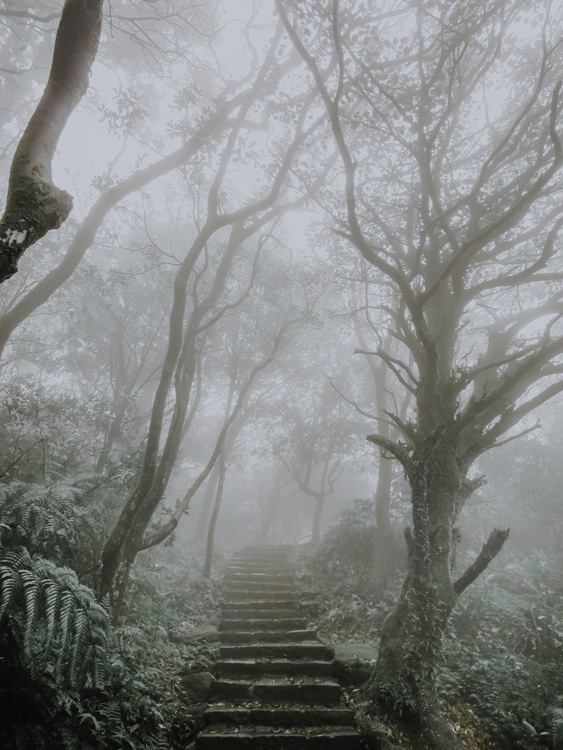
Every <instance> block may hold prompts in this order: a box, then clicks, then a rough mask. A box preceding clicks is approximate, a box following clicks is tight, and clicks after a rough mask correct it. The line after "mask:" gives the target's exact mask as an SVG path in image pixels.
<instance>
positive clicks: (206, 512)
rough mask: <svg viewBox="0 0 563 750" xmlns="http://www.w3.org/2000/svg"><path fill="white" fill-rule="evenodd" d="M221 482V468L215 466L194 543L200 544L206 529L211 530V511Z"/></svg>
mask: <svg viewBox="0 0 563 750" xmlns="http://www.w3.org/2000/svg"><path fill="white" fill-rule="evenodd" d="M218 481H219V466H218V464H215V466H214V467H213V471H212V472H211V474H210V475H209V480H208V482H207V487H206V488H205V494H204V496H203V500H202V501H201V508H200V509H199V518H198V520H197V527H196V530H195V531H194V533H193V536H192V542H193V543H194V544H199V543H200V542H201V541H202V540H203V537H204V533H205V529H206V528H209V521H210V519H211V511H212V509H213V498H214V496H215V492H216V488H217V482H218Z"/></svg>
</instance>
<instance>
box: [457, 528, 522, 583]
mask: <svg viewBox="0 0 563 750" xmlns="http://www.w3.org/2000/svg"><path fill="white" fill-rule="evenodd" d="M509 535H510V529H506V530H503V529H493V530H492V531H491V533H490V535H489V538H488V539H487V541H486V542H485V544H484V545H483V548H482V550H481V552H480V553H479V555H478V557H477V559H476V560H475V562H474V563H473V564H472V565H470V566H469V568H467V570H466V571H465V573H463V575H461V576H460V577H459V578H458V579H457V581H456V582H455V583H454V591H455V593H456V594H457V595H458V596H459V595H460V594H462V593H463V592H464V591H465V589H466V588H467V587H468V586H469V585H470V584H472V583H473V581H475V580H476V579H477V578H478V577H479V576H480V575H481V573H482V572H483V571H484V570H485V569H486V568H487V567H488V565H489V563H490V562H491V561H492V560H494V558H495V557H496V556H497V555H498V553H499V552H500V551H501V549H502V548H503V546H504V543H505V542H506V540H507V539H508V537H509Z"/></svg>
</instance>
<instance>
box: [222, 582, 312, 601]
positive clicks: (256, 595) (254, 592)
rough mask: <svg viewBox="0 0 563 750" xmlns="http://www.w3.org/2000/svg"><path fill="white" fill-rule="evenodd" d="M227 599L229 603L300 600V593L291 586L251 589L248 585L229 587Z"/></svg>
mask: <svg viewBox="0 0 563 750" xmlns="http://www.w3.org/2000/svg"><path fill="white" fill-rule="evenodd" d="M225 598H226V600H227V602H228V603H230V602H232V601H235V600H236V601H242V602H245V601H272V600H274V601H285V602H292V603H295V602H298V601H299V595H298V594H296V593H295V590H294V589H292V588H291V587H290V586H287V587H284V588H275V589H263V588H256V589H250V588H248V587H247V586H245V587H244V588H242V587H241V588H234V587H231V588H229V589H227V592H226V597H225Z"/></svg>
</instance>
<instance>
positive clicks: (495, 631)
mask: <svg viewBox="0 0 563 750" xmlns="http://www.w3.org/2000/svg"><path fill="white" fill-rule="evenodd" d="M536 558H537V555H533V556H532V557H531V558H530V559H528V560H526V561H524V563H523V564H521V565H515V564H512V565H510V566H508V567H507V568H506V569H505V571H503V573H502V575H501V574H498V573H493V574H491V575H489V576H488V577H487V578H486V579H485V580H482V581H478V582H476V583H475V584H474V585H473V586H472V587H471V589H469V590H468V591H467V592H466V593H465V594H464V596H463V597H462V599H461V601H460V603H459V606H458V608H457V610H456V612H455V613H454V616H453V617H452V620H451V626H450V632H449V635H448V637H447V638H446V640H445V644H444V664H443V666H442V667H441V668H440V670H439V673H438V681H439V687H440V691H441V694H442V695H443V697H444V699H445V700H446V701H447V702H448V703H452V702H454V701H455V700H456V699H461V700H462V701H465V702H468V703H470V704H471V705H472V706H473V708H474V710H475V713H476V714H477V716H478V717H479V720H480V723H481V726H482V728H483V730H484V731H485V732H486V734H487V736H488V738H489V740H490V741H492V742H494V743H495V745H496V746H498V747H499V748H506V749H507V750H509V749H510V750H531V749H532V748H535V747H550V748H561V747H562V746H563V745H562V743H561V740H562V735H563V732H562V727H563V722H562V717H563V710H562V707H561V696H563V672H562V671H561V663H562V661H563V601H562V600H561V598H560V597H559V596H557V595H556V594H555V592H553V591H550V590H549V589H548V588H547V587H546V586H545V575H543V574H544V573H545V571H543V574H542V571H541V566H540V569H538V562H539V561H538V559H536ZM558 696H559V697H558Z"/></svg>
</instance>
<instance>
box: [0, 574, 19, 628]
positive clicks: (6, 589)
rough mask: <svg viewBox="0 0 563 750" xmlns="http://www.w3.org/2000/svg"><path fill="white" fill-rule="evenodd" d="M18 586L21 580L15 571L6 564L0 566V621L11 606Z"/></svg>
mask: <svg viewBox="0 0 563 750" xmlns="http://www.w3.org/2000/svg"><path fill="white" fill-rule="evenodd" d="M20 588H21V581H20V578H19V576H18V575H17V573H16V571H15V570H14V569H13V568H12V567H10V566H8V565H2V566H0V622H1V621H2V618H3V617H4V615H5V614H6V612H8V611H9V609H10V607H11V606H12V602H13V601H14V599H15V597H16V594H17V592H18V590H19V589H20Z"/></svg>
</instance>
